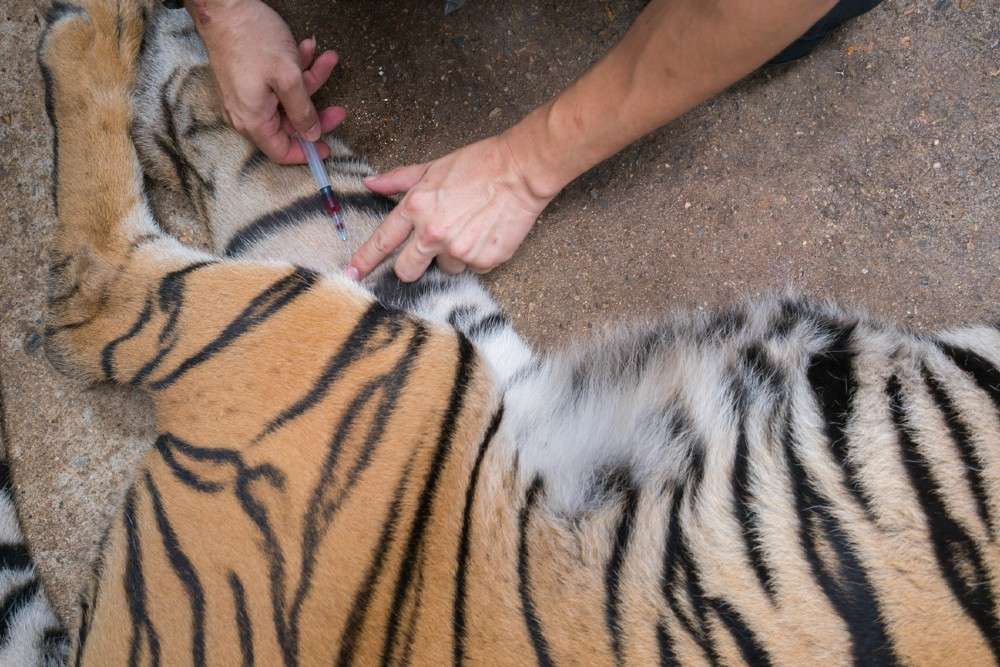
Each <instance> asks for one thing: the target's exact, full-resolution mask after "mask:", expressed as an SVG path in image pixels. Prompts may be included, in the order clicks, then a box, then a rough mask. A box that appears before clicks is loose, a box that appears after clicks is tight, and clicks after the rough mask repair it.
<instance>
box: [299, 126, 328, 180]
mask: <svg viewBox="0 0 1000 667" xmlns="http://www.w3.org/2000/svg"><path fill="white" fill-rule="evenodd" d="M299 146H302V152H304V153H305V154H306V160H308V161H309V171H311V172H312V175H313V179H314V180H315V181H316V185H317V186H319V188H320V189H322V188H328V187H330V176H329V175H328V174H327V173H326V167H325V166H324V165H323V161H322V160H320V159H319V153H317V152H316V146H315V145H314V144H313V143H312V142H311V141H306V140H305V139H302V138H301V137H299Z"/></svg>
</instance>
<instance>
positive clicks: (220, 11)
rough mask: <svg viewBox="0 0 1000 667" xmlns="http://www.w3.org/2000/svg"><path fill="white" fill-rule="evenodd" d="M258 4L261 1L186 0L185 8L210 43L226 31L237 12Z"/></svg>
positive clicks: (202, 35) (203, 36) (199, 31)
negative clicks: (218, 34)
mask: <svg viewBox="0 0 1000 667" xmlns="http://www.w3.org/2000/svg"><path fill="white" fill-rule="evenodd" d="M258 2H260V0H184V8H185V9H186V10H187V12H188V14H190V15H191V18H192V19H193V20H194V24H195V27H196V28H197V29H198V33H199V34H200V35H201V37H202V39H204V40H206V41H209V40H210V39H211V38H212V36H213V35H215V34H216V33H218V32H220V31H224V30H225V29H226V26H227V25H228V24H229V23H230V19H231V17H232V16H233V14H234V11H235V10H237V9H239V8H241V7H245V6H248V5H253V4H256V3H258Z"/></svg>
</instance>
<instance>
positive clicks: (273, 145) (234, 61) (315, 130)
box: [188, 0, 347, 164]
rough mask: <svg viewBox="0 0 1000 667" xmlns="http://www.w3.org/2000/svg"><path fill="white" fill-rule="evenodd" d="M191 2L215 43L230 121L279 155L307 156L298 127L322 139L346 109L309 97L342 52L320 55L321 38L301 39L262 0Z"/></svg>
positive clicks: (284, 158)
mask: <svg viewBox="0 0 1000 667" xmlns="http://www.w3.org/2000/svg"><path fill="white" fill-rule="evenodd" d="M188 9H189V11H190V12H191V13H192V15H193V16H194V18H195V23H196V24H197V26H198V30H199V32H200V34H201V36H202V39H203V40H204V42H205V46H206V48H207V49H208V54H209V60H210V61H211V63H212V69H213V71H214V73H215V78H216V81H217V82H218V86H219V90H220V92H221V94H222V105H223V110H224V112H225V114H226V119H227V120H228V121H229V123H230V124H231V125H232V126H233V128H234V129H236V131H238V132H240V133H241V134H243V135H244V136H245V137H247V139H249V140H250V141H252V142H253V143H254V144H256V145H257V146H258V147H259V148H260V149H261V150H262V151H263V152H264V153H265V154H266V155H267V156H268V157H270V158H271V159H272V160H274V161H275V162H279V163H282V164H299V163H302V162H305V159H306V158H305V155H303V153H302V149H301V147H299V145H298V142H297V141H295V140H294V139H295V135H296V134H298V135H301V136H302V137H304V138H306V139H307V140H309V141H318V140H319V138H320V134H321V133H323V132H329V131H330V130H332V129H333V128H334V127H336V126H337V125H339V124H340V123H341V121H343V120H344V118H345V116H346V115H347V114H346V112H345V111H344V109H343V108H342V107H336V106H333V107H329V108H327V109H324V110H323V111H321V112H319V113H317V111H316V108H315V107H314V106H313V103H312V100H311V99H310V98H311V96H312V95H313V93H315V92H316V91H317V90H318V89H319V88H320V86H322V85H323V84H324V83H326V81H327V79H329V78H330V73H331V72H332V71H333V68H334V66H335V65H336V64H337V54H336V53H334V52H333V51H324V52H323V53H321V54H319V55H318V56H317V55H316V40H315V39H306V40H303V41H302V42H301V43H299V44H296V43H295V40H294V38H293V37H292V33H291V32H290V31H289V29H288V26H287V25H286V24H285V22H284V21H283V20H282V19H281V17H280V16H278V14H277V13H275V12H274V10H272V9H271V8H270V7H268V6H267V5H266V4H264V3H263V2H261V1H260V0H232V1H231V2H219V3H212V2H208V1H207V0H206V1H202V2H199V1H198V0H191V2H189V4H188ZM279 104H280V107H279ZM317 149H318V150H319V151H320V157H324V158H325V157H326V156H327V155H328V154H329V149H328V147H327V146H326V145H325V144H322V143H320V144H318V145H317Z"/></svg>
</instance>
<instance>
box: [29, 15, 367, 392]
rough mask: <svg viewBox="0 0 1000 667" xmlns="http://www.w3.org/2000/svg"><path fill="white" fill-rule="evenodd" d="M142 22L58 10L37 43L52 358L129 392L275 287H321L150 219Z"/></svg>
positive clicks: (282, 292) (356, 294)
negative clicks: (140, 65)
mask: <svg viewBox="0 0 1000 667" xmlns="http://www.w3.org/2000/svg"><path fill="white" fill-rule="evenodd" d="M145 15H146V14H145V11H144V10H143V8H142V7H141V6H140V5H138V4H135V3H129V2H122V3H115V2H108V1H102V0H89V1H86V2H83V3H81V4H80V5H59V6H57V7H56V8H55V9H54V11H53V12H52V13H51V15H50V16H51V19H52V20H51V24H50V25H49V28H48V31H47V33H46V35H45V37H44V40H43V43H42V45H41V48H40V61H41V65H42V67H43V71H44V72H46V78H47V80H48V84H49V85H48V88H49V90H48V94H49V108H50V109H51V113H52V120H53V124H54V126H55V134H56V147H57V153H58V155H57V167H56V179H57V185H56V201H57V211H58V217H59V229H58V238H57V243H56V245H57V255H58V259H57V261H56V262H55V263H54V267H53V275H54V277H55V282H57V283H58V287H57V288H56V290H55V292H56V293H55V294H54V297H53V305H52V309H51V311H52V312H51V313H50V323H49V326H48V328H47V334H48V344H49V345H48V346H49V350H50V353H51V354H50V356H54V357H55V359H56V360H57V361H59V362H61V363H60V365H62V366H63V367H64V368H65V369H66V370H69V371H72V372H74V373H76V374H79V375H81V376H83V377H84V378H86V379H89V380H115V381H122V382H128V383H131V384H134V385H144V384H148V383H150V382H155V381H156V379H157V371H158V370H159V369H160V368H161V367H163V368H166V367H167V366H169V365H170V363H171V361H172V360H173V358H174V357H176V358H177V359H183V358H186V357H187V356H190V355H191V354H194V353H195V351H197V350H198V349H200V348H201V347H202V346H204V345H206V344H207V343H208V341H209V339H210V338H211V335H212V334H214V333H217V331H216V329H214V328H213V326H212V324H213V323H215V324H216V325H218V326H219V327H220V328H224V322H225V321H227V318H229V320H228V321H231V319H232V318H231V317H230V316H231V315H232V314H233V313H236V314H239V312H241V310H242V309H243V308H244V307H245V305H246V304H247V303H250V302H252V301H253V299H254V298H255V297H258V296H260V295H261V294H262V293H264V292H265V291H266V290H267V289H268V288H269V287H273V290H274V291H273V292H272V296H273V295H274V294H278V295H279V296H278V297H275V298H279V299H282V298H283V299H286V300H290V299H291V298H292V297H293V296H295V295H297V294H298V293H299V292H300V291H303V290H304V289H305V288H308V287H309V286H311V285H312V284H314V283H315V282H316V281H317V280H318V276H316V275H315V274H313V273H312V272H309V271H305V270H301V271H298V272H296V271H295V270H294V269H293V268H291V267H286V266H279V265H274V264H271V265H266V266H263V265H256V266H254V265H249V264H241V265H236V264H231V263H226V262H217V261H216V258H214V257H212V256H210V255H206V254H204V253H200V252H196V251H193V250H191V249H189V248H186V247H184V246H183V245H182V244H180V243H179V242H177V241H176V240H175V239H172V238H170V237H168V236H166V235H165V234H163V233H162V231H161V230H160V229H159V227H158V226H157V224H156V222H155V221H154V220H153V218H152V216H151V215H150V212H149V208H148V206H147V203H146V200H145V196H144V193H143V178H142V170H141V167H140V164H139V161H138V159H137V157H136V153H135V149H134V147H133V145H132V142H131V140H130V137H129V123H130V113H131V111H130V110H131V92H132V84H133V82H134V80H135V76H136V62H137V58H138V52H139V45H140V41H141V37H142V33H143V22H144V17H145ZM281 281H284V282H281ZM339 282H342V283H343V284H344V285H346V284H347V283H346V281H339ZM201 294H207V295H210V296H211V298H210V299H204V298H199V297H198V295H201ZM343 294H344V296H346V297H347V298H346V302H345V303H343V304H336V306H335V305H334V304H331V303H327V304H325V305H326V307H328V308H333V311H332V312H338V313H341V314H343V315H345V320H346V319H350V318H349V317H346V315H347V313H348V312H350V311H352V310H353V311H358V310H361V309H363V308H364V307H365V305H366V302H367V301H368V300H367V299H365V298H364V297H363V296H362V294H361V292H360V291H358V290H354V289H352V288H349V287H348V288H347V289H346V290H344V293H343ZM191 295H194V296H193V297H191ZM333 301H337V299H336V298H333ZM282 303H284V302H282ZM271 305H274V304H271ZM182 311H183V313H182ZM328 312H330V311H328ZM251 319H253V316H252V315H251ZM258 319H259V318H258ZM255 321H257V320H255ZM147 325H148V326H147ZM210 332H211V333H210Z"/></svg>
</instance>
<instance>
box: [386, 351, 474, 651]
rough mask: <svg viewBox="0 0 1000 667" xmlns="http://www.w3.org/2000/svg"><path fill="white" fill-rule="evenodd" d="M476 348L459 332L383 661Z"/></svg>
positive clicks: (448, 449) (395, 628)
mask: <svg viewBox="0 0 1000 667" xmlns="http://www.w3.org/2000/svg"><path fill="white" fill-rule="evenodd" d="M475 359H476V357H475V351H474V349H473V347H472V343H470V342H469V339H468V338H466V337H465V336H463V335H461V334H459V335H458V363H457V368H456V370H455V381H454V384H453V385H452V390H451V397H450V398H449V400H448V408H447V410H446V411H445V413H444V418H443V419H442V423H441V430H440V431H439V434H438V441H437V445H436V446H435V449H434V456H433V458H432V460H431V462H430V466H429V470H428V472H427V477H426V479H425V481H424V486H423V489H422V490H421V492H420V500H419V502H418V504H417V508H416V512H415V514H414V519H413V524H412V526H411V528H410V534H409V537H408V538H407V541H406V548H405V550H404V552H403V560H402V563H401V565H400V568H399V575H398V577H397V579H396V587H395V591H394V592H393V599H392V606H391V607H390V612H389V625H388V628H387V629H386V634H385V642H384V643H383V647H382V662H383V664H385V663H386V662H387V661H389V660H391V657H392V653H393V649H394V647H395V645H396V641H397V634H398V632H399V622H400V619H401V614H400V612H401V611H402V607H403V603H404V602H405V598H406V591H407V588H408V587H409V585H410V583H411V581H412V577H411V575H412V574H413V569H414V566H415V565H416V562H417V558H418V555H419V554H418V551H419V550H420V548H421V545H422V543H423V538H424V530H425V529H426V528H427V522H428V521H429V520H430V518H431V516H432V515H433V509H434V497H435V495H436V494H437V485H438V481H439V480H440V477H441V473H442V472H443V471H444V466H445V463H446V461H447V459H448V455H449V454H450V453H451V446H452V439H453V438H454V436H455V427H456V423H457V422H458V417H459V415H460V414H461V412H462V408H463V407H464V403H465V392H466V389H467V385H468V382H469V380H470V378H471V377H472V371H473V369H474V367H475Z"/></svg>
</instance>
